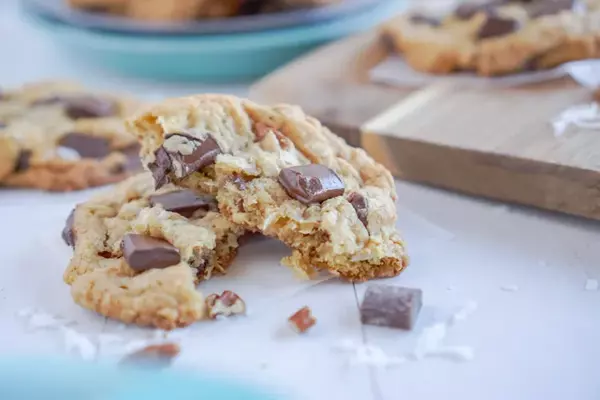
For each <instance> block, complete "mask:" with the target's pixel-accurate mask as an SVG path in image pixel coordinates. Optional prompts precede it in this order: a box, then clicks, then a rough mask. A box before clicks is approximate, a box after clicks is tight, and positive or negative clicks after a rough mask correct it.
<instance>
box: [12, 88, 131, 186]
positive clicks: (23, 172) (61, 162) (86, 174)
mask: <svg viewBox="0 0 600 400" xmlns="http://www.w3.org/2000/svg"><path fill="white" fill-rule="evenodd" d="M137 107H139V103H138V102H137V101H134V100H131V99H126V98H122V97H118V96H111V95H107V94H100V93H93V92H91V91H88V90H86V89H84V88H81V87H79V86H77V85H75V84H70V83H51V82H46V83H38V84H29V85H25V86H23V87H21V88H19V89H16V90H5V91H3V92H2V96H1V97H0V186H9V187H10V186H13V187H27V188H38V189H44V190H51V191H70V190H78V189H85V188H88V187H93V186H99V185H105V184H108V183H114V182H118V181H121V180H123V179H125V178H127V177H129V176H131V175H132V174H133V173H137V172H139V171H141V167H142V166H141V164H140V163H139V145H138V144H137V142H136V141H135V138H134V137H132V136H131V135H129V134H128V133H127V132H126V131H125V128H124V124H123V119H124V117H126V116H127V115H129V114H131V113H133V112H134V111H135V110H136V109H137Z"/></svg>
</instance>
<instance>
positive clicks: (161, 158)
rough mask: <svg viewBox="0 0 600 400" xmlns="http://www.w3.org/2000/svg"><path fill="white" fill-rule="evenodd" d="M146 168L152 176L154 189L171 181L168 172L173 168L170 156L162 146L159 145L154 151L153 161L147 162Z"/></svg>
mask: <svg viewBox="0 0 600 400" xmlns="http://www.w3.org/2000/svg"><path fill="white" fill-rule="evenodd" d="M148 169H149V170H150V172H151V173H152V177H153V178H154V187H155V188H156V189H159V188H161V187H162V186H164V185H166V184H167V183H169V182H171V179H170V178H169V174H170V173H171V171H172V170H173V165H172V164H171V157H169V153H167V151H166V150H165V149H164V148H163V147H159V148H158V149H157V150H156V151H155V152H154V161H153V162H151V163H150V164H148Z"/></svg>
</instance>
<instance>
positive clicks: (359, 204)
mask: <svg viewBox="0 0 600 400" xmlns="http://www.w3.org/2000/svg"><path fill="white" fill-rule="evenodd" d="M348 201H349V202H350V204H351V205H352V207H354V211H356V216H357V217H358V219H359V220H360V222H362V223H363V225H364V226H365V228H367V227H368V221H367V215H368V212H369V205H368V204H367V199H365V197H364V196H363V195H362V194H360V193H357V192H354V193H350V196H348Z"/></svg>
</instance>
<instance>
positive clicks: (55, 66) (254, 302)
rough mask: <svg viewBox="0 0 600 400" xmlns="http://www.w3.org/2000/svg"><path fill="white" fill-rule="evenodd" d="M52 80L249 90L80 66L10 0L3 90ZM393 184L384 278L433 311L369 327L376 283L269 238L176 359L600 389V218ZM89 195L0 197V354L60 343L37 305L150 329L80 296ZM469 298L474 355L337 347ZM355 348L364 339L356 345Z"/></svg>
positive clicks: (465, 327)
mask: <svg viewBox="0 0 600 400" xmlns="http://www.w3.org/2000/svg"><path fill="white" fill-rule="evenodd" d="M42 78H44V79H49V78H70V79H77V80H81V81H83V82H85V83H87V84H89V85H91V86H95V87H103V88H107V89H112V88H114V89H119V90H129V91H134V92H135V93H138V94H141V95H143V96H152V97H158V96H165V95H168V96H171V95H182V94H187V93H194V92H204V91H226V92H233V93H237V94H243V93H244V91H245V88H244V87H243V86H235V87H207V86H203V85H196V84H187V83H186V84H152V83H149V82H142V81H137V80H133V79H128V78H122V77H115V76H112V75H109V74H107V73H104V72H102V71H97V70H93V71H92V70H90V69H88V68H83V67H82V66H81V65H79V63H77V61H76V60H72V59H64V58H62V56H60V55H59V54H58V53H57V52H56V50H55V48H54V47H53V46H52V45H51V43H49V42H47V40H46V38H44V36H43V35H41V34H40V33H39V32H37V31H35V30H32V29H30V28H29V27H28V26H26V25H25V24H24V23H22V22H21V21H20V20H19V18H18V16H17V14H16V12H15V9H14V1H7V0H0V85H1V86H14V85H18V84H20V83H23V82H26V81H29V80H35V79H42ZM398 193H399V204H400V205H401V206H400V207H399V216H400V217H399V222H398V226H399V228H400V229H401V230H402V231H403V232H404V234H405V237H406V240H407V243H408V246H409V251H410V254H411V256H412V263H411V266H410V268H409V269H408V270H407V271H406V272H405V273H403V274H402V275H401V276H400V277H397V278H394V279H390V280H388V281H386V283H390V284H396V285H405V286H410V287H419V288H421V289H423V291H424V299H425V307H424V309H423V311H422V313H421V317H420V319H419V322H418V325H417V327H416V329H415V331H414V332H412V333H405V332H400V331H396V330H390V329H385V328H377V327H370V326H366V327H363V326H361V325H360V322H359V315H358V310H357V299H361V298H362V295H363V293H364V290H365V287H366V285H356V286H352V285H349V284H344V283H340V282H337V281H335V280H328V281H325V282H321V283H318V284H312V283H306V282H298V281H297V280H295V278H294V277H293V276H292V274H291V273H290V272H289V271H288V270H287V269H285V268H284V267H281V266H280V265H279V259H280V258H281V257H283V256H284V255H286V254H287V250H286V249H285V247H284V246H282V245H280V244H279V243H277V242H274V241H269V240H263V241H258V242H254V243H252V244H251V245H248V246H246V247H245V248H243V249H242V250H241V254H240V256H239V258H238V259H237V260H236V262H235V264H234V266H233V267H232V270H231V274H230V275H229V276H228V277H225V278H220V279H217V280H214V281H210V282H207V283H205V284H204V285H203V286H202V287H201V290H203V291H205V292H206V293H209V292H212V291H217V290H223V289H232V290H234V291H237V292H239V293H240V294H241V295H242V296H243V297H244V298H245V299H246V301H247V303H248V306H249V308H250V311H251V312H250V315H249V316H247V317H245V318H238V319H235V320H227V321H217V322H215V323H198V324H196V325H195V326H193V327H191V328H188V329H185V330H182V331H178V332H174V333H170V334H169V336H170V337H171V338H172V339H173V340H178V341H180V343H181V345H182V348H183V352H182V355H181V357H180V358H179V359H178V360H177V365H176V367H178V368H195V369H196V368H197V369H200V370H203V371H216V372H218V373H222V374H225V375H227V376H231V377H235V378H240V379H243V380H250V381H255V382H260V383H262V384H264V385H266V386H268V387H277V388H278V389H280V390H282V391H284V392H285V393H287V394H291V395H292V396H293V397H294V398H298V399H329V398H335V399H338V398H339V399H374V400H379V399H411V400H413V399H458V398H460V399H473V400H476V399H477V400H479V399H490V400H496V399H498V400H501V399H502V400H503V399H511V400H517V399H544V400H554V399H556V400H564V399H580V400H585V399H590V400H591V399H598V398H600V342H599V338H600V291H586V290H585V285H586V280H587V279H600V267H599V265H598V258H599V257H598V255H599V250H598V249H599V243H600V226H599V225H598V223H595V222H590V221H584V220H580V219H575V218H570V217H565V216H558V215H554V214H550V213H545V212H539V211H533V210H529V209H524V208H520V207H513V206H510V207H507V206H503V205H500V204H497V203H492V202H487V201H479V200H474V199H471V198H467V197H462V196H459V195H455V194H451V193H447V192H444V191H440V190H435V189H428V188H423V187H420V186H416V185H412V184H407V183H400V182H399V183H398ZM88 196H89V192H80V193H75V194H69V195H59V194H40V193H36V192H23V191H10V190H3V191H2V192H0V205H1V206H0V221H2V222H1V226H2V229H1V230H0V243H2V245H1V247H0V248H1V252H2V254H1V260H2V262H1V263H0V272H1V278H0V320H1V321H2V338H3V340H1V341H0V353H2V354H22V353H36V354H40V353H43V354H64V353H65V343H64V341H65V338H64V334H62V333H61V332H60V330H59V329H56V328H55V329H46V330H41V329H32V327H31V326H30V325H28V324H27V323H26V321H24V320H23V319H22V318H18V317H16V315H15V314H16V313H17V312H18V311H19V310H22V309H24V308H27V307H34V308H36V309H37V310H38V313H39V312H42V311H43V312H46V313H48V314H50V315H52V316H61V317H63V318H65V319H66V320H68V321H71V322H72V323H74V324H75V325H73V326H72V328H73V329H74V330H76V331H77V332H79V333H80V334H81V335H82V336H83V337H85V338H88V339H89V340H91V341H92V342H94V343H95V344H97V343H98V340H104V341H107V340H108V339H109V338H112V339H111V340H114V342H115V343H116V342H119V341H121V339H123V340H122V342H124V343H125V345H123V346H125V347H127V346H130V347H135V345H136V343H135V342H133V343H132V342H131V340H137V339H148V338H155V339H156V336H155V335H156V333H154V332H152V331H149V330H142V329H137V328H125V329H122V328H121V326H120V325H119V324H116V323H114V322H112V321H106V320H105V319H103V318H101V317H99V316H97V315H94V314H92V313H88V312H86V311H84V310H81V309H80V308H78V307H77V306H75V305H73V304H72V303H71V301H70V297H69V292H68V287H67V286H66V285H64V284H63V283H62V277H61V275H62V271H63V269H64V268H65V266H66V264H67V262H68V259H69V255H70V250H69V249H68V248H66V246H64V245H63V244H62V242H61V240H60V237H59V236H60V229H62V225H63V223H64V219H65V216H66V215H67V214H68V212H69V210H70V209H71V208H72V206H73V205H74V204H75V203H76V202H78V201H82V200H84V199H85V198H86V197H88ZM507 289H509V290H507ZM470 302H471V304H472V302H475V303H476V304H477V305H478V307H477V310H476V311H474V312H473V313H472V315H470V316H469V317H468V318H467V319H465V320H464V321H460V322H458V323H457V324H456V325H454V326H452V327H449V328H448V332H447V336H446V337H445V338H444V339H443V343H444V344H445V345H463V346H469V347H470V348H471V349H472V350H473V351H474V355H475V357H474V359H473V360H471V361H468V362H457V361H453V360H449V359H447V358H439V357H437V358H435V357H431V358H425V359H422V360H419V361H409V362H407V363H404V364H402V365H399V366H388V367H387V368H386V367H385V365H383V364H384V363H385V360H381V359H380V360H379V361H377V360H375V361H376V362H374V364H375V365H369V363H368V362H367V361H368V360H366V359H365V358H364V357H363V359H361V360H358V361H359V362H356V361H357V360H356V359H353V353H352V352H340V351H336V347H338V346H339V345H340V343H345V342H347V341H354V342H356V343H365V344H369V345H373V346H377V347H378V348H380V349H381V350H383V351H384V352H385V354H387V355H388V356H389V357H394V356H402V355H405V354H407V353H410V352H411V351H412V350H414V348H415V346H416V341H417V340H418V338H419V337H420V335H422V334H423V331H424V330H426V329H427V327H431V326H432V325H433V324H435V323H439V322H442V323H443V322H446V321H447V320H448V319H449V318H450V317H451V316H452V315H453V314H454V313H456V312H457V310H460V309H461V308H463V307H464V306H465V305H467V304H469V303H470ZM303 305H309V306H310V307H311V308H312V309H313V312H314V314H315V316H316V317H317V318H318V324H317V325H316V327H315V328H314V329H313V330H312V331H310V332H309V333H308V334H307V335H304V336H297V335H295V334H293V333H292V332H291V331H290V330H289V328H288V327H287V326H286V319H287V317H288V316H289V315H290V314H292V313H293V312H294V311H295V310H297V309H298V308H300V307H301V306H303ZM108 334H114V335H116V339H115V337H112V336H107V335H108ZM99 335H100V336H99ZM102 335H104V336H102ZM115 343H112V344H109V345H106V346H103V347H101V348H100V354H99V355H98V358H100V359H102V358H107V359H110V358H111V357H112V358H118V357H120V356H121V355H122V353H123V352H124V351H125V350H124V348H123V346H121V345H122V344H123V343H120V342H119V343H120V344H119V345H117V344H115ZM67 344H69V343H67ZM138 345H139V344H138ZM119 346H121V347H119ZM75 350H77V348H76V349H75ZM360 351H361V348H360V347H356V348H355V349H354V356H356V355H357V354H360ZM75 353H77V351H75ZM354 358H356V357H354ZM353 361H354V362H353ZM361 361H362V362H361Z"/></svg>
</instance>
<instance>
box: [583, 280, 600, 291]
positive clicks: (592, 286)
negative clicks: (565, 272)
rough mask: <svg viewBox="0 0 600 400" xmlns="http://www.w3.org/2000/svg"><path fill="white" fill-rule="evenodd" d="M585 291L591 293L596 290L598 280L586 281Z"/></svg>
mask: <svg viewBox="0 0 600 400" xmlns="http://www.w3.org/2000/svg"><path fill="white" fill-rule="evenodd" d="M585 290H587V291H590V292H593V291H595V290H598V280H597V279H588V280H586V281H585Z"/></svg>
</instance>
